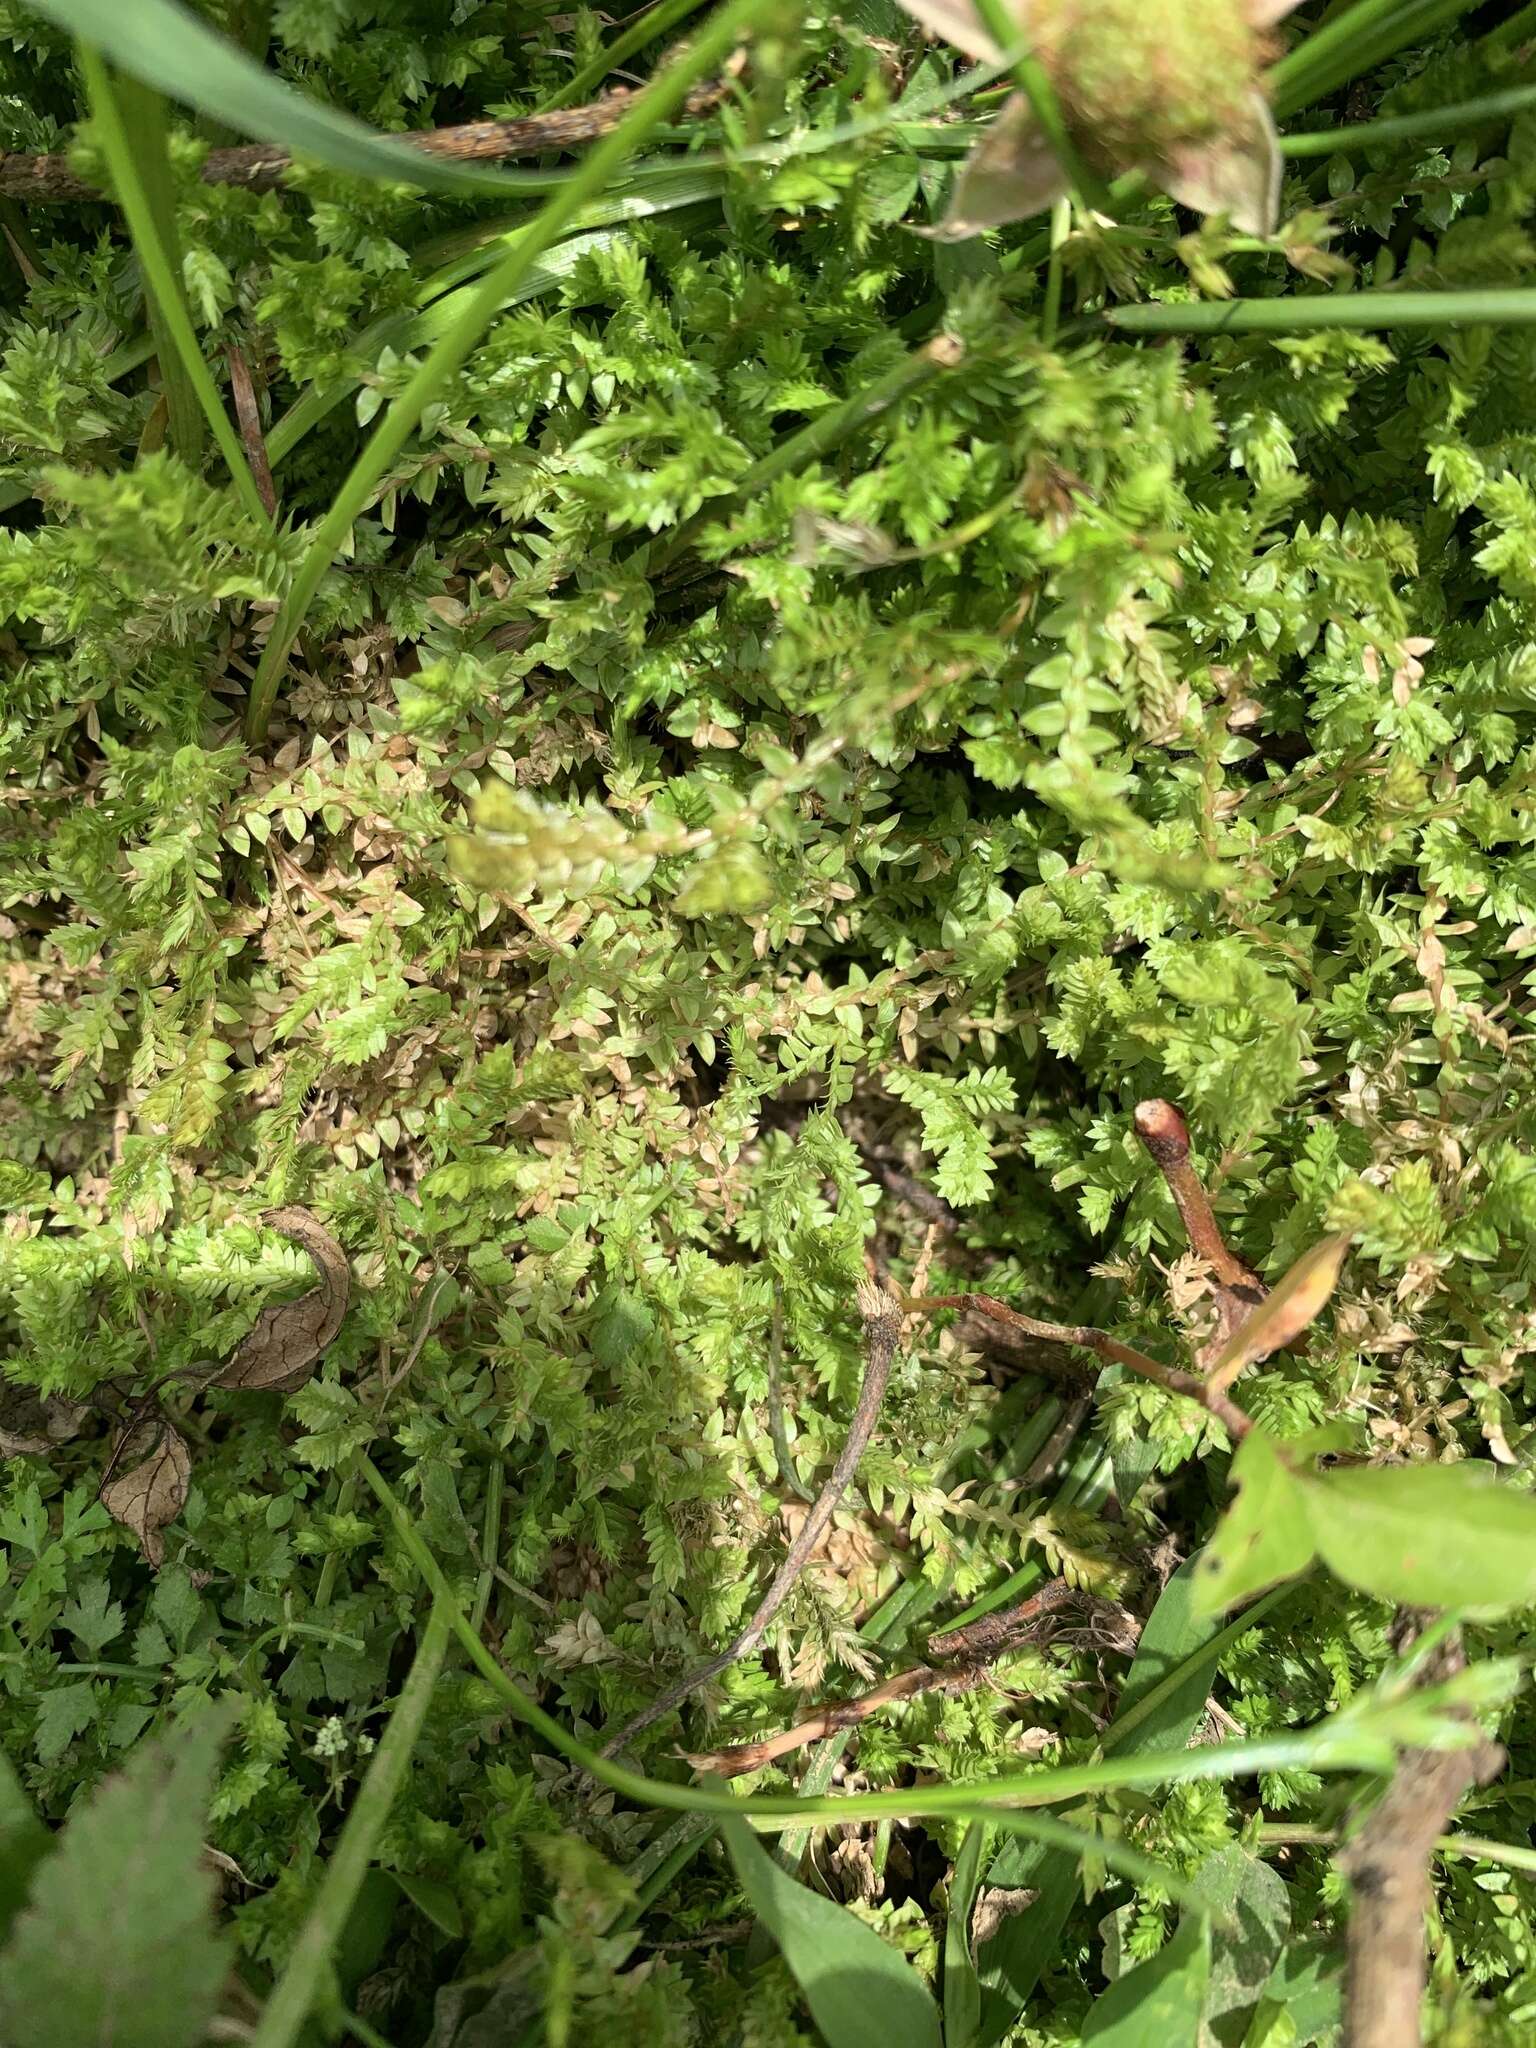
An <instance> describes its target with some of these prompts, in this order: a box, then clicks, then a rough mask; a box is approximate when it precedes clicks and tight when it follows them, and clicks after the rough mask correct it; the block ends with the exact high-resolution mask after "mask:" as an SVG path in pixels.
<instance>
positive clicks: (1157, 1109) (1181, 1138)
mask: <svg viewBox="0 0 1536 2048" xmlns="http://www.w3.org/2000/svg"><path fill="white" fill-rule="evenodd" d="M1133 1121H1134V1123H1135V1125H1136V1135H1137V1137H1138V1138H1140V1140H1141V1142H1142V1143H1143V1145H1145V1146H1146V1148H1147V1150H1148V1151H1149V1152H1150V1153H1151V1154H1152V1157H1153V1158H1154V1159H1155V1160H1156V1161H1157V1163H1158V1165H1159V1166H1171V1165H1176V1164H1177V1163H1178V1162H1179V1161H1180V1160H1183V1159H1187V1158H1188V1157H1189V1125H1188V1124H1187V1123H1185V1121H1184V1112H1183V1111H1182V1110H1181V1109H1176V1108H1175V1107H1174V1105H1173V1104H1172V1103H1171V1102H1164V1101H1163V1100H1162V1099H1161V1098H1160V1097H1154V1098H1153V1099H1152V1101H1150V1102H1138V1103H1137V1105H1136V1109H1135V1114H1134V1117H1133Z"/></svg>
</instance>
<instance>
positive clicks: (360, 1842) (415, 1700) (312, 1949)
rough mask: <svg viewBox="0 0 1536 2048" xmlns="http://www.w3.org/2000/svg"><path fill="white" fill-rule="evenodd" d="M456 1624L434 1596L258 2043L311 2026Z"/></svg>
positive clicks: (289, 2047) (286, 2044)
mask: <svg viewBox="0 0 1536 2048" xmlns="http://www.w3.org/2000/svg"><path fill="white" fill-rule="evenodd" d="M449 1628H450V1612H449V1609H448V1607H447V1606H446V1605H445V1604H444V1602H443V1601H442V1600H434V1602H433V1603H432V1611H431V1613H430V1614H429V1616H428V1617H427V1626H426V1629H425V1631H424V1632H423V1635H422V1638H421V1645H420V1647H419V1648H418V1650H417V1652H416V1659H415V1662H414V1663H413V1664H412V1665H411V1669H410V1674H409V1676H408V1677H407V1679H406V1681H405V1684H404V1685H403V1686H402V1687H401V1689H400V1697H399V1699H398V1701H397V1702H396V1704H395V1711H394V1713H393V1714H391V1716H390V1719H389V1726H388V1727H387V1728H386V1729H385V1730H384V1734H383V1736H382V1738H381V1740H380V1742H379V1746H378V1748H377V1749H376V1750H375V1751H374V1753H373V1758H372V1761H371V1762H370V1763H369V1766H368V1775H367V1777H365V1778H364V1780H363V1782H362V1784H361V1785H360V1786H359V1788H358V1793H357V1797H356V1799H355V1800H354V1801H353V1804H352V1810H351V1812H350V1813H349V1814H348V1815H347V1818H346V1823H345V1825H344V1826H343V1828H342V1830H341V1835H340V1838H339V1839H338V1841H337V1843H336V1849H335V1853H334V1854H333V1855H332V1857H331V1860H330V1862H329V1863H328V1864H327V1865H326V1870H325V1875H324V1877H323V1878H322V1879H321V1880H320V1889H319V1892H318V1894H317V1895H316V1898H315V1902H314V1904H313V1905H312V1906H311V1907H310V1910H309V1917H308V1919H307V1920H306V1921H305V1922H304V1926H303V1929H302V1930H301V1932H300V1934H299V1938H298V1941H297V1942H296V1943H295V1944H294V1948H293V1952H292V1954H291V1955H290V1956H289V1958H288V1967H287V1968H286V1969H285V1970H284V1972H283V1974H282V1976H281V1977H280V1978H279V1979H278V1981H277V1984H276V1986H275V1988H274V1990H273V1992H272V1996H271V1997H270V1998H269V1999H268V2001H267V2004H266V2007H265V2009H264V2010H263V2012H262V2015H261V2021H260V2024H259V2025H258V2026H257V2029H256V2031H255V2033H254V2034H253V2035H252V2037H251V2048H293V2044H294V2043H295V2042H296V2041H297V2040H298V2039H299V2037H300V2034H301V2033H302V2031H303V2029H304V2025H305V2022H306V2020H307V2019H308V2017H309V2013H310V2009H311V2007H312V2006H313V2005H314V2003H315V2001H316V1999H317V1998H318V1997H319V1995H320V1991H321V1987H322V1984H323V1982H324V1979H325V1976H326V1973H327V1972H328V1971H329V1970H330V1968H331V1963H332V1958H333V1956H334V1955H335V1953H336V1946H337V1943H338V1942H339V1941H340V1940H341V1937H342V1933H343V1931H344V1929H345V1927H346V1924H347V1918H348V1915H349V1914H350V1913H351V1911H352V1907H353V1905H354V1903H355V1901H356V1899H357V1896H358V1893H359V1892H360V1890H361V1889H362V1884H363V1879H364V1878H365V1877H366V1876H367V1874H368V1866H369V1864H370V1863H371V1862H372V1860H373V1855H374V1851H375V1850H376V1849H377V1847H378V1844H379V1837H380V1836H381V1835H382V1834H383V1832H384V1827H385V1823H386V1822H387V1821H388V1819H389V1813H390V1808H391V1807H392V1806H393V1804H394V1801H395V1795H396V1794H397V1793H398V1791H399V1790H400V1787H401V1785H402V1784H403V1783H404V1780H405V1774H406V1772H407V1770H408V1769H409V1768H410V1762H411V1757H412V1755H413V1753H414V1751H415V1748H416V1743H417V1740H418V1738H419V1737H420V1734H421V1728H422V1723H423V1722H424V1721H425V1719H426V1716H427V1708H428V1707H429V1706H430V1705H431V1702H432V1692H433V1688H434V1687H435V1686H436V1684H437V1680H438V1674H439V1673H440V1672H441V1670H442V1668H443V1658H444V1655H445V1654H446V1652H447V1648H448V1635H449Z"/></svg>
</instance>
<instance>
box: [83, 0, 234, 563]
mask: <svg viewBox="0 0 1536 2048" xmlns="http://www.w3.org/2000/svg"><path fill="white" fill-rule="evenodd" d="M121 18H122V19H123V20H124V21H127V20H130V19H132V18H134V17H133V15H132V13H131V11H130V10H127V9H124V10H121ZM79 57H80V68H81V71H82V72H83V73H84V75H85V81H86V86H87V89H88V91H89V94H90V102H91V113H92V115H93V117H94V120H95V124H96V129H97V133H98V135H99V137H100V140H101V146H102V152H103V154H104V156H105V157H106V160H107V163H108V165H109V167H110V169H111V172H112V181H113V184H114V186H115V187H116V190H117V198H118V203H119V204H120V205H121V207H122V209H123V216H124V218H125V220H126V221H127V223H128V228H129V232H130V233H131V234H132V236H133V245H134V249H135V252H136V253H137V255H138V258H139V264H140V267H141V269H142V270H143V272H144V278H145V302H146V306H147V309H148V312H149V317H150V324H151V327H152V328H153V331H154V336H155V346H156V349H157V352H158V354H159V358H160V375H161V382H162V384H163V385H164V388H165V396H166V408H167V413H168V416H169V421H170V425H171V428H172V430H173V436H174V440H175V446H176V450H177V453H178V454H179V455H180V456H181V457H182V459H183V461H185V462H188V463H193V462H194V461H195V459H196V457H197V455H198V453H199V452H200V450H201V446H202V429H201V424H200V422H199V419H198V411H199V408H201V410H202V412H203V413H204V414H206V416H207V420H208V424H209V426H210V427H211V428H212V430H213V436H214V439H215V440H216V441H217V442H218V445H219V452H220V453H221V454H222V455H223V457H224V461H225V465H226V467H227V468H228V470H229V475H230V481H231V482H232V483H233V485H234V487H235V490H236V492H237V493H238V494H239V497H240V499H241V502H242V503H243V505H244V506H245V509H246V511H247V512H248V513H249V514H250V516H251V517H252V519H254V520H255V521H256V523H257V525H258V526H260V527H263V528H265V527H267V526H268V525H269V521H268V519H267V514H266V508H265V506H264V505H263V504H262V502H261V494H260V492H259V491H258V490H257V488H256V481H255V478H254V477H253V476H252V474H251V466H250V464H249V462H248V461H247V460H246V456H245V451H244V449H243V448H242V447H241V445H240V440H239V437H238V435H237V434H236V433H235V430H234V428H233V427H232V426H231V425H230V422H229V415H228V414H227V413H226V412H225V410H224V405H223V401H222V400H221V399H220V397H219V393H218V388H217V386H216V385H215V384H214V381H213V378H212V375H211V374H210V372H209V369H208V365H207V364H206V363H205V362H204V361H203V352H202V348H201V346H200V344H199V342H198V339H197V334H196V331H195V330H194V328H193V325H192V316H191V314H190V313H189V312H188V310H187V297H186V289H185V286H184V284H183V282H182V272H181V255H180V250H179V247H178V243H177V238H176V215H175V207H174V203H173V199H172V191H171V171H170V164H169V160H168V159H167V156H166V147H165V120H164V112H165V110H164V106H163V103H162V101H161V99H160V95H159V94H158V93H157V92H150V91H148V90H146V89H145V88H144V87H142V86H140V85H137V84H134V83H131V82H130V83H129V84H128V85H127V86H126V88H125V86H124V84H123V82H122V81H120V80H117V79H114V78H113V76H112V74H111V72H110V71H109V69H108V67H107V66H106V65H105V64H104V63H103V62H102V61H101V56H100V54H99V52H98V51H97V50H96V49H95V48H93V47H92V45H91V43H89V42H82V43H81V45H80V50H79Z"/></svg>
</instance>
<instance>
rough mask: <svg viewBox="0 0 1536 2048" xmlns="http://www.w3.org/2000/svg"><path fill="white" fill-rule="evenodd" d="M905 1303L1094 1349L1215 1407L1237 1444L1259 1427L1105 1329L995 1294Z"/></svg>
mask: <svg viewBox="0 0 1536 2048" xmlns="http://www.w3.org/2000/svg"><path fill="white" fill-rule="evenodd" d="M904 1306H905V1307H906V1308H907V1309H908V1310H910V1311H913V1312H917V1311H920V1310H923V1309H936V1308H958V1309H969V1310H970V1311H971V1312H972V1314H974V1315H979V1316H985V1317H986V1318H987V1320H988V1321H989V1322H993V1323H1001V1324H1002V1325H1003V1327H1004V1328H1005V1329H1010V1330H1017V1331H1018V1332H1019V1334H1020V1335H1021V1336H1025V1337H1032V1338H1034V1339H1035V1341H1036V1342H1037V1343H1040V1344H1065V1345H1069V1346H1071V1347H1072V1348H1074V1349H1076V1350H1079V1351H1091V1352H1093V1353H1094V1354H1095V1356H1096V1357H1099V1358H1104V1359H1110V1360H1112V1361H1113V1362H1114V1363H1115V1364H1116V1365H1123V1366H1124V1367H1125V1369H1126V1371H1127V1372H1134V1373H1137V1374H1139V1375H1140V1377H1141V1378H1142V1379H1144V1380H1153V1381H1155V1382H1156V1384H1157V1385H1158V1386H1160V1387H1163V1388H1166V1390H1167V1391H1168V1392H1169V1393H1170V1394H1182V1395H1183V1396H1184V1397H1185V1399H1186V1400H1189V1401H1198V1402H1199V1403H1200V1406H1201V1407H1202V1408H1206V1409H1209V1411H1210V1413H1211V1414H1212V1415H1214V1416H1215V1417H1216V1420H1217V1421H1218V1422H1219V1423H1220V1424H1221V1425H1222V1427H1223V1428H1224V1429H1225V1430H1226V1432H1227V1434H1228V1436H1230V1437H1231V1438H1232V1440H1233V1441H1234V1443H1235V1442H1236V1441H1237V1440H1238V1439H1239V1438H1240V1437H1245V1436H1246V1435H1247V1434H1248V1432H1249V1430H1250V1429H1252V1427H1253V1424H1252V1423H1251V1422H1250V1421H1249V1419H1248V1417H1247V1416H1246V1415H1245V1414H1244V1413H1243V1411H1242V1409H1241V1408H1239V1407H1238V1406H1237V1404H1236V1402H1234V1401H1230V1400H1228V1398H1227V1396H1226V1395H1225V1394H1223V1393H1221V1392H1219V1391H1218V1390H1217V1389H1215V1388H1212V1387H1209V1386H1207V1385H1206V1383H1205V1381H1204V1380H1202V1379H1199V1378H1197V1377H1196V1375H1195V1374H1194V1373H1192V1372H1183V1371H1181V1370H1180V1368H1179V1367H1178V1366H1176V1365H1163V1364H1161V1363H1160V1362H1159V1361H1158V1360H1157V1359H1155V1358H1148V1357H1147V1355H1146V1353H1145V1352H1144V1351H1137V1350H1136V1349H1135V1348H1134V1347H1133V1346H1132V1345H1130V1344H1122V1343H1121V1342H1120V1340H1119V1338H1118V1337H1111V1336H1110V1335H1109V1334H1108V1332H1107V1331H1104V1330H1095V1329H1093V1328H1092V1327H1091V1326H1090V1325H1089V1324H1087V1323H1042V1322H1040V1321H1039V1320H1037V1318H1036V1317H1034V1316H1026V1315H1021V1314H1020V1313H1019V1311H1018V1310H1017V1309H1016V1308H1009V1306H1008V1304H1007V1303H1006V1302H1005V1301H998V1300H997V1299H996V1298H995V1297H994V1296H993V1295H990V1294H924V1295H917V1296H914V1297H911V1298H909V1299H908V1300H907V1301H906V1302H905V1304H904Z"/></svg>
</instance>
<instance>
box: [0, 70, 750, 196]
mask: <svg viewBox="0 0 1536 2048" xmlns="http://www.w3.org/2000/svg"><path fill="white" fill-rule="evenodd" d="M726 89H727V88H726V86H725V85H724V84H723V83H716V84H713V85H701V86H697V87H695V89H694V90H693V91H692V92H691V93H690V94H689V95H688V98H687V100H686V101H685V102H684V105H683V111H684V113H685V114H692V115H696V114H705V113H708V112H709V110H710V109H711V108H712V107H714V106H717V105H718V104H719V102H720V101H721V100H722V99H723V98H724V97H725V93H726ZM634 97H635V95H634V94H633V93H632V92H630V91H627V90H625V89H623V88H621V89H619V90H618V91H615V92H610V93H605V94H604V96H603V97H602V98H601V99H600V100H594V101H593V102H592V104H591V105H590V106H585V107H558V108H556V109H554V110H553V111H552V112H550V113H545V114H526V115H524V116H523V117H522V119H520V120H516V121H467V122H463V123H461V124H460V125H459V126H457V127H452V128H424V129H417V130H415V131H414V132H412V133H408V134H405V135H401V136H399V137H398V138H397V139H398V140H399V141H401V142H405V143H409V145H410V146H411V148H412V149H419V150H420V151H421V152H422V154H423V155H424V156H436V157H446V158H449V159H451V160H454V161H460V162H482V163H486V162H492V161H494V160H495V159H497V158H499V157H517V156H542V155H543V153H544V152H545V150H560V149H571V148H573V147H574V146H575V145H576V144H578V143H582V142H593V141H595V140H596V139H597V138H598V137H599V136H600V135H606V134H608V133H609V131H610V130H611V129H613V128H616V127H617V126H618V124H619V122H620V121H621V120H622V119H623V118H624V115H625V114H626V113H627V112H628V111H629V107H630V104H631V102H632V101H633V99H634ZM292 161H293V159H292V158H291V157H290V156H289V154H288V152H287V150H285V149H279V148H277V147H276V146H275V145H273V144H269V143H265V142H251V143H241V144H239V145H238V146H237V147H235V148H233V149H215V150H210V151H209V153H208V155H207V156H206V157H205V158H204V159H203V168H202V173H201V176H202V180H203V183H204V184H205V185H243V186H244V187H245V188H246V190H247V191H250V192H269V191H271V190H273V188H274V187H277V186H280V185H281V184H282V183H283V180H284V178H285V176H286V174H287V171H288V168H289V165H290V164H291V163H292ZM101 196H102V195H101V194H100V192H98V191H97V189H96V187H95V186H94V185H91V184H88V183H87V181H86V180H85V179H84V178H82V177H81V176H80V175H79V173H78V172H77V171H75V170H73V169H72V168H71V166H70V162H69V159H68V157H67V156H35V155H30V154H27V153H25V152H21V151H18V152H14V153H12V154H11V155H8V156H5V155H0V198H7V199H22V200H26V201H28V202H29V203H30V204H32V205H39V206H52V205H57V204H59V203H60V202H61V201H66V200H77V199H99V198H100V197H101Z"/></svg>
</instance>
